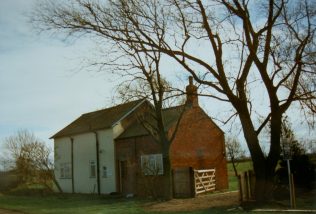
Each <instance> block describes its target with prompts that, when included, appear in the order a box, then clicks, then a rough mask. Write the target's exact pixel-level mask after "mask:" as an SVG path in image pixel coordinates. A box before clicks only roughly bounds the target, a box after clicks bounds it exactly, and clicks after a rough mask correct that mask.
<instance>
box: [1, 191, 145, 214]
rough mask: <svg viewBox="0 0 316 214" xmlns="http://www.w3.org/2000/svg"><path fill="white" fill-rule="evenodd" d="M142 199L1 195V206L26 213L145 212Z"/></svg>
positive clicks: (93, 196)
mask: <svg viewBox="0 0 316 214" xmlns="http://www.w3.org/2000/svg"><path fill="white" fill-rule="evenodd" d="M142 203H143V202H142V201H139V200H138V201H137V200H127V199H111V198H106V197H102V196H101V197H99V196H95V195H64V196H61V195H50V196H45V197H41V196H13V195H1V196H0V208H5V209H10V210H19V211H23V212H25V213H38V214H44V213H45V214H46V213H61V214H63V213H65V214H66V213H79V214H80V213H87V214H89V213H113V214H116V213H117V214H119V213H145V211H144V209H143V208H142V206H141V204H142Z"/></svg>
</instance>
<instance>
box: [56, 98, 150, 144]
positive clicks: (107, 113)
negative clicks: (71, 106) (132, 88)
mask: <svg viewBox="0 0 316 214" xmlns="http://www.w3.org/2000/svg"><path fill="white" fill-rule="evenodd" d="M144 101H145V100H144V99H142V100H136V101H132V102H129V103H124V104H121V105H117V106H113V107H110V108H106V109H102V110H99V111H94V112H90V113H86V114H83V115H81V116H80V117H79V118H78V119H76V120H75V121H73V122H72V123H70V124H69V125H68V126H66V127H65V128H63V129H62V130H60V131H59V132H57V133H56V134H55V135H53V136H52V137H51V138H59V137H65V136H71V135H75V134H81V133H85V132H89V131H96V130H101V129H106V128H109V127H111V126H112V125H114V124H115V123H116V122H118V121H120V120H121V119H123V118H124V117H126V116H127V115H128V114H129V113H131V112H132V111H133V110H134V109H135V108H136V107H138V106H139V105H140V104H142V103H143V102H144Z"/></svg>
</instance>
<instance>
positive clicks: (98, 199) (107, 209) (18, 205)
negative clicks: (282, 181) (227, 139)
mask: <svg viewBox="0 0 316 214" xmlns="http://www.w3.org/2000/svg"><path fill="white" fill-rule="evenodd" d="M249 169H252V164H251V162H250V161H248V162H241V163H240V164H239V165H238V171H239V172H242V171H246V170H249ZM228 175H229V186H230V190H237V189H238V183H237V179H236V177H235V176H234V172H233V169H232V165H231V163H229V164H228ZM25 193H27V192H24V193H23V194H20V195H13V194H9V195H8V194H0V209H1V208H2V209H8V210H16V211H21V212H23V213H30V214H33V213H34V214H35V213H36V214H48V213H51V214H55V213H59V214H63V213H64V214H67V213H69V214H70V213H79V214H80V213H85V214H90V213H91V214H92V213H93V214H94V213H100V214H101V213H105V214H106V213H111V214H116V213H117V214H121V213H140V214H146V213H163V214H168V213H173V214H177V213H187V214H194V213H196V214H204V213H215V214H216V213H223V212H228V210H230V212H229V213H237V214H238V213H252V212H246V211H243V210H240V209H238V208H237V205H232V206H230V207H227V206H226V207H215V208H207V209H202V210H195V211H187V212H183V211H177V212H170V211H155V212H154V211H152V210H150V209H148V207H149V205H148V204H150V203H157V201H149V200H144V199H138V198H118V197H117V196H97V195H84V194H74V195H72V194H64V195H59V194H47V193H41V192H37V193H36V192H35V193H32V194H30V195H27V194H25ZM42 194H44V195H42ZM235 194H236V193H235ZM214 195H216V194H214ZM216 197H218V196H216ZM184 200H193V199H184ZM297 202H298V205H299V206H298V207H306V208H309V209H315V208H316V207H315V205H314V201H313V197H312V198H311V197H310V196H306V198H298V200H297ZM184 203H189V201H185V202H184ZM190 203H191V202H190ZM284 203H285V206H284V207H285V208H286V207H288V206H287V203H288V202H287V201H285V202H284ZM301 205H304V206H301ZM260 213H265V212H260ZM267 213H269V212H267ZM278 213H282V212H278Z"/></svg>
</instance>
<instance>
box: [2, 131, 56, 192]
mask: <svg viewBox="0 0 316 214" xmlns="http://www.w3.org/2000/svg"><path fill="white" fill-rule="evenodd" d="M5 147H6V149H7V151H8V158H9V159H11V160H10V161H12V162H13V163H14V166H13V169H14V170H15V171H16V173H17V176H18V178H19V182H20V183H22V184H32V183H36V184H41V185H43V186H45V187H46V188H48V189H50V190H53V187H52V184H53V183H54V184H55V185H56V187H57V188H58V190H59V191H60V192H62V190H61V188H60V186H59V184H58V182H57V180H56V179H55V176H54V170H53V167H54V165H53V161H52V159H51V153H52V151H51V149H50V148H49V147H48V146H47V145H46V144H45V142H43V141H40V140H38V139H37V138H36V137H35V135H34V134H33V133H30V132H29V131H27V130H20V131H18V132H17V133H16V134H15V135H12V136H10V137H8V138H6V139H5Z"/></svg>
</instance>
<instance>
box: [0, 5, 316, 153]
mask: <svg viewBox="0 0 316 214" xmlns="http://www.w3.org/2000/svg"><path fill="white" fill-rule="evenodd" d="M33 2H34V0H0V29H1V30H0V100H1V106H0V149H1V142H2V141H3V139H4V138H5V137H8V136H10V135H12V134H14V133H15V132H16V131H17V130H19V129H28V130H30V131H32V132H34V134H35V135H36V136H38V137H39V138H41V139H43V140H44V141H46V142H48V143H49V144H50V145H52V141H51V140H49V139H48V138H49V137H50V136H52V135H53V134H54V133H55V132H57V131H58V130H60V129H61V128H63V127H64V126H66V125H67V124H69V123H70V122H72V121H73V120H74V119H76V118H77V117H79V116H80V115H81V114H83V113H86V112H89V111H94V110H97V109H101V108H103V107H105V106H109V105H111V104H112V100H111V96H112V95H113V89H114V86H115V85H116V84H117V82H114V78H113V76H111V75H110V74H108V73H107V74H105V73H97V72H94V71H90V72H87V71H84V70H82V71H80V72H78V70H79V68H80V67H81V65H82V62H81V59H82V58H84V57H89V55H90V53H92V52H91V49H92V48H93V45H91V43H90V42H89V41H85V40H80V41H78V42H75V43H74V44H71V45H69V44H68V45H67V44H65V43H63V42H61V41H59V40H57V39H56V38H50V37H48V36H45V35H41V36H39V35H37V34H36V33H35V32H33V30H32V27H31V26H30V24H28V22H27V17H26V16H25V14H27V13H28V12H30V10H31V8H32V4H33ZM199 51H201V50H200V49H199ZM165 67H166V68H168V69H175V68H174V66H170V65H167V66H165ZM185 75H187V74H185ZM201 105H202V107H204V109H205V110H206V111H207V112H208V113H209V114H210V115H212V116H215V115H217V113H216V111H221V110H222V107H221V106H220V105H218V103H216V102H215V101H214V100H209V99H204V100H203V101H202V102H201ZM221 113H223V112H221ZM299 117H300V116H297V118H299ZM294 121H295V123H294V124H293V128H294V129H295V130H296V132H297V136H298V137H304V138H312V136H315V131H312V132H309V130H308V129H307V128H306V126H302V125H301V124H300V121H298V120H294ZM219 125H221V124H219ZM237 126H238V125H237ZM224 130H225V127H224ZM228 135H229V133H228ZM0 153H1V152H0Z"/></svg>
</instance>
